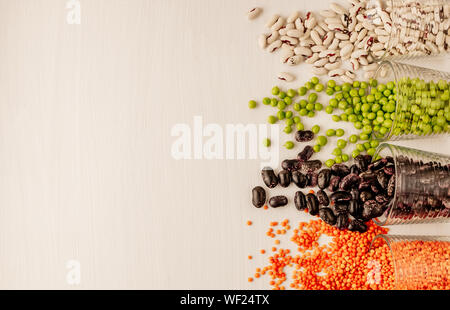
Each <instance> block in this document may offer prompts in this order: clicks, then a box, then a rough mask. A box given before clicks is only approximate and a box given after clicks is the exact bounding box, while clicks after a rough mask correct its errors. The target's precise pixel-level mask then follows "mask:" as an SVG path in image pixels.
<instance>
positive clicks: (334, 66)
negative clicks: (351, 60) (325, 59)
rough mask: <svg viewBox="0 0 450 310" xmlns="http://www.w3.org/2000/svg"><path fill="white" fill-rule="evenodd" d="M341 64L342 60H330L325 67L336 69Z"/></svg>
mask: <svg viewBox="0 0 450 310" xmlns="http://www.w3.org/2000/svg"><path fill="white" fill-rule="evenodd" d="M341 65H342V62H340V61H336V62H330V63H327V64H326V65H325V69H327V70H335V69H338V68H339V67H340V66H341Z"/></svg>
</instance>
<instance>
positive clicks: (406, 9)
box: [365, 0, 450, 59]
mask: <svg viewBox="0 0 450 310" xmlns="http://www.w3.org/2000/svg"><path fill="white" fill-rule="evenodd" d="M366 6H367V8H368V9H367V11H366V14H367V16H365V18H366V19H367V20H368V21H370V22H371V24H372V27H374V33H375V34H376V36H374V41H373V44H372V48H371V52H372V55H373V56H374V57H375V59H391V58H396V59H398V58H411V57H420V56H427V55H439V54H446V53H449V52H450V48H449V45H450V36H449V33H448V29H449V24H450V0H385V1H380V0H372V1H369V2H368V3H367V5H366Z"/></svg>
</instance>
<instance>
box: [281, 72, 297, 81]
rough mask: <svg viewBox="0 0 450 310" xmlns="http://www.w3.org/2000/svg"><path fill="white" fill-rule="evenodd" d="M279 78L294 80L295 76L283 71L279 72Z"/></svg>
mask: <svg viewBox="0 0 450 310" xmlns="http://www.w3.org/2000/svg"><path fill="white" fill-rule="evenodd" d="M278 79H279V80H280V81H285V82H292V81H294V80H295V76H294V75H292V74H290V73H287V72H281V73H280V74H278Z"/></svg>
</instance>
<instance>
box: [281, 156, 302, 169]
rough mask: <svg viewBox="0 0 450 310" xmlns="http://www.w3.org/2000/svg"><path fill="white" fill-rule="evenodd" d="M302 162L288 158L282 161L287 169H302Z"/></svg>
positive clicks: (283, 166)
mask: <svg viewBox="0 0 450 310" xmlns="http://www.w3.org/2000/svg"><path fill="white" fill-rule="evenodd" d="M300 167H301V163H300V162H299V161H298V160H297V159H286V160H284V161H283V162H282V163H281V168H283V169H284V170H287V171H291V172H292V171H297V170H300Z"/></svg>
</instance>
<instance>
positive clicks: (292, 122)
mask: <svg viewBox="0 0 450 310" xmlns="http://www.w3.org/2000/svg"><path fill="white" fill-rule="evenodd" d="M285 123H286V125H287V126H292V125H294V120H293V119H292V118H288V119H286V122H285Z"/></svg>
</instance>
